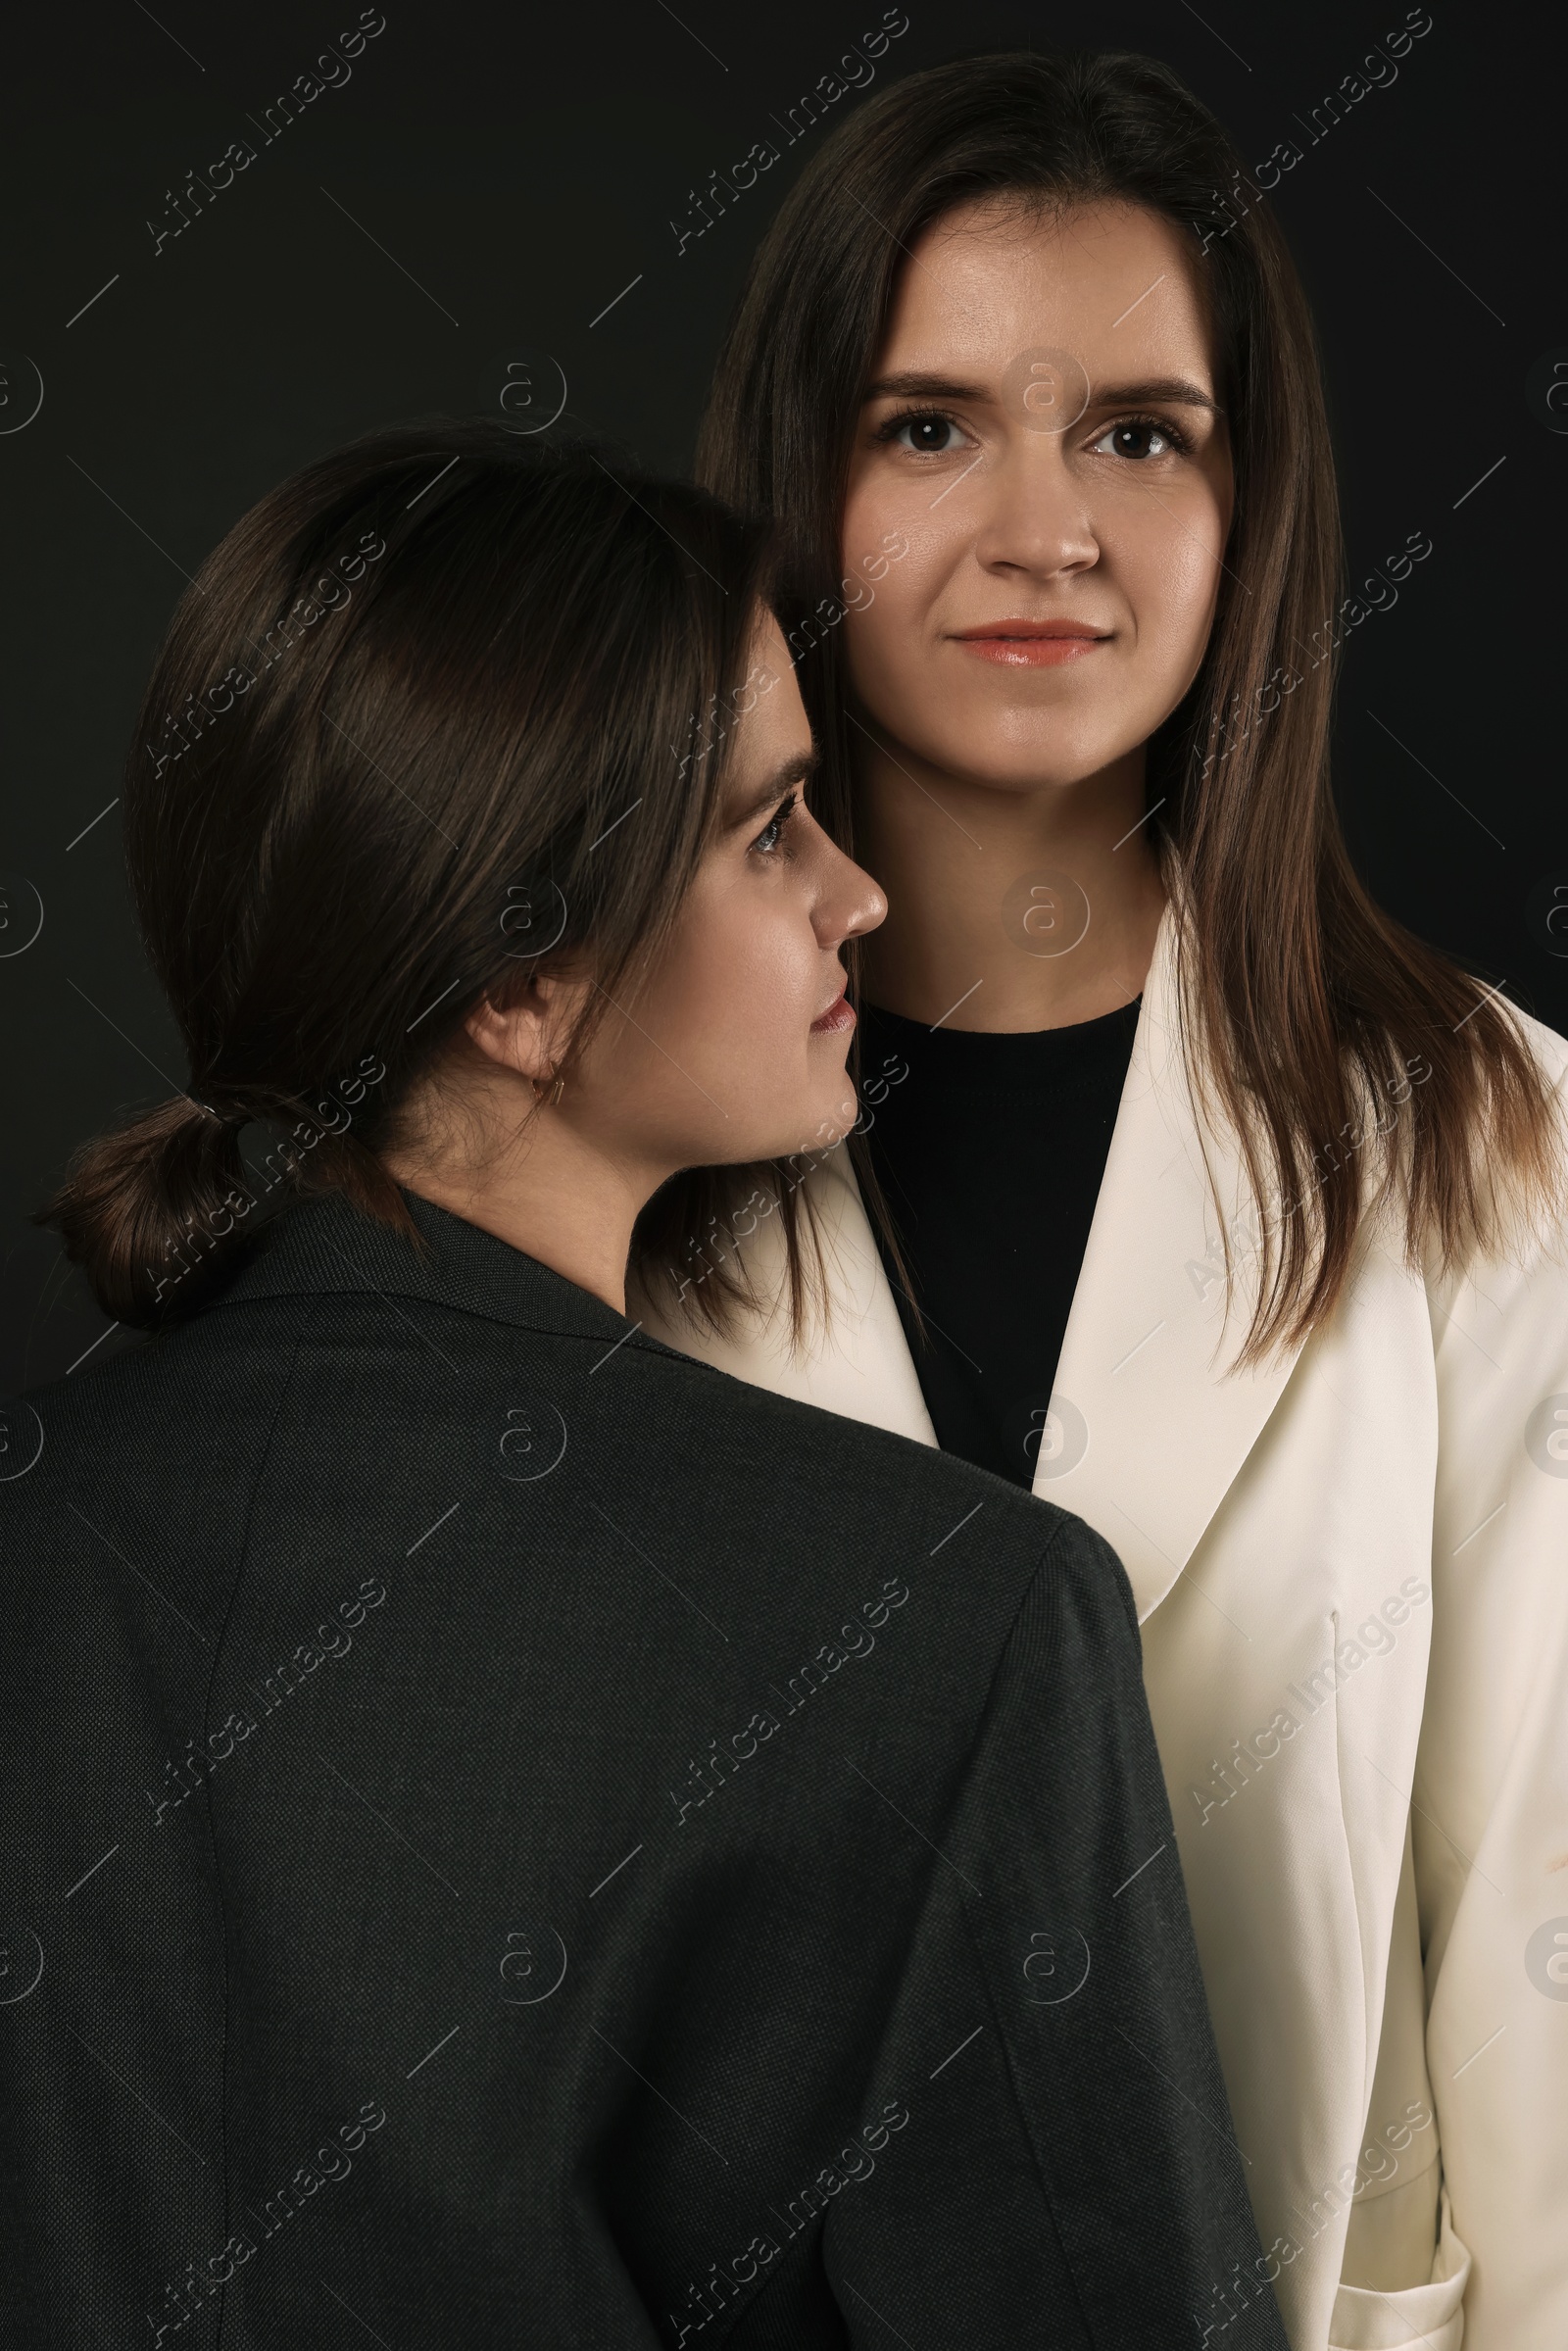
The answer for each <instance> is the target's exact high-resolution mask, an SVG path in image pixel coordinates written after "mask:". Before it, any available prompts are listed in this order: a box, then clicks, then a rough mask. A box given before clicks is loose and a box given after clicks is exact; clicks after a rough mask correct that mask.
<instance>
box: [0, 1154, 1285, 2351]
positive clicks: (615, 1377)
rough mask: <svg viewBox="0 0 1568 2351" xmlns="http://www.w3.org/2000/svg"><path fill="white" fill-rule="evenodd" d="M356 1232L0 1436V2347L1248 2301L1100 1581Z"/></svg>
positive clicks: (1079, 2327)
mask: <svg viewBox="0 0 1568 2351" xmlns="http://www.w3.org/2000/svg"><path fill="white" fill-rule="evenodd" d="M411 1207H412V1210H413V1213H414V1215H415V1217H416V1220H417V1225H418V1227H419V1229H420V1232H421V1233H422V1234H423V1236H424V1238H425V1240H426V1241H427V1243H428V1244H429V1253H428V1254H426V1255H424V1256H420V1255H419V1254H417V1252H416V1250H415V1249H414V1248H413V1247H412V1246H411V1245H410V1244H409V1243H407V1242H406V1241H404V1240H402V1239H401V1238H399V1237H398V1236H397V1235H395V1234H393V1233H391V1232H390V1231H388V1230H387V1229H386V1228H384V1227H381V1226H378V1225H371V1224H369V1223H368V1222H366V1221H364V1220H363V1219H361V1218H360V1217H359V1216H358V1215H357V1214H356V1213H355V1212H354V1211H353V1210H352V1209H351V1208H349V1207H348V1206H347V1205H346V1204H345V1203H344V1202H342V1201H341V1200H330V1199H327V1200H317V1201H314V1202H306V1203H302V1204H300V1205H299V1206H297V1207H294V1208H291V1209H289V1210H288V1211H286V1212H285V1213H284V1214H283V1215H282V1216H281V1217H280V1218H279V1219H278V1220H277V1222H276V1223H274V1224H272V1225H271V1226H270V1227H268V1228H267V1230H266V1231H265V1232H263V1233H260V1234H258V1235H257V1236H255V1237H254V1238H253V1240H252V1242H251V1244H250V1245H249V1246H250V1250H251V1254H250V1256H249V1260H248V1262H245V1263H244V1264H242V1265H241V1266H240V1267H239V1269H238V1270H237V1271H236V1272H235V1273H234V1274H233V1275H232V1277H231V1278H230V1279H229V1281H228V1282H227V1285H226V1287H224V1288H223V1289H222V1290H221V1291H220V1292H219V1293H218V1294H217V1296H216V1297H215V1298H212V1299H211V1300H210V1301H209V1302H207V1303H206V1304H205V1305H204V1306H203V1307H202V1308H201V1310H200V1311H198V1312H197V1313H195V1314H194V1315H192V1316H189V1317H187V1318H186V1319H185V1320H184V1321H183V1323H182V1324H181V1325H179V1326H178V1327H176V1328H174V1329H172V1331H170V1332H168V1333H167V1334H166V1335H164V1336H161V1337H160V1338H158V1339H157V1340H155V1341H154V1343H153V1344H152V1345H150V1346H148V1347H142V1348H139V1349H136V1350H134V1351H129V1352H126V1353H125V1354H123V1355H122V1356H121V1357H119V1358H118V1359H116V1360H114V1361H112V1362H110V1363H107V1364H105V1365H103V1366H101V1367H98V1368H95V1369H88V1370H84V1371H81V1372H78V1373H76V1374H74V1375H73V1377H72V1378H71V1379H70V1380H69V1381H61V1382H59V1383H58V1384H57V1385H56V1386H54V1387H51V1388H46V1389H42V1390H40V1391H37V1392H36V1393H35V1394H34V1395H33V1396H31V1397H30V1398H27V1399H25V1400H24V1401H23V1402H22V1403H21V1404H18V1405H13V1406H12V1407H11V1410H10V1414H9V1421H10V1428H9V1435H8V1445H7V1449H6V1452H5V1455H4V1462H5V1464H9V1465H10V1466H8V1467H7V1468H6V1474H5V1477H4V1478H3V1479H0V1728H3V1733H4V1738H5V1742H6V1753H7V1764H6V1769H5V1770H4V1772H3V1773H0V1853H4V1855H5V1857H6V1861H5V1900H6V1914H5V1917H4V1919H3V1921H0V1925H3V1927H4V1929H5V1935H4V1937H3V1972H0V1994H3V1997H0V2211H3V2212H4V2215H5V2224H4V2227H3V2229H0V2311H3V2312H4V2313H5V2318H4V2321H3V2323H0V2336H3V2338H4V2341H5V2342H6V2344H8V2345H9V2344H12V2343H15V2344H16V2345H18V2346H19V2351H20V2346H23V2345H26V2346H27V2347H28V2351H32V2347H33V2346H37V2351H45V2347H46V2346H47V2347H50V2351H53V2347H55V2346H59V2347H60V2351H65V2347H66V2346H68V2345H77V2344H80V2345H87V2344H92V2345H94V2346H97V2345H102V2346H105V2351H109V2347H111V2346H121V2345H125V2346H130V2345H137V2346H142V2347H143V2351H150V2347H156V2346H157V2345H159V2344H162V2345H163V2346H164V2351H174V2347H175V2346H178V2351H220V2346H221V2351H249V2347H252V2346H255V2347H258V2351H259V2347H260V2346H262V2345H269V2346H270V2345H283V2344H289V2345H296V2344H297V2345H307V2344H308V2345H310V2346H311V2347H312V2351H350V2346H356V2347H358V2346H361V2345H363V2344H364V2343H366V2342H368V2341H380V2342H385V2343H388V2344H398V2345H412V2344H414V2343H420V2344H424V2345H427V2346H432V2347H434V2351H446V2347H447V2346H450V2347H451V2351H503V2347H505V2351H515V2346H517V2345H518V2344H521V2343H530V2344H532V2343H540V2344H544V2343H548V2344H551V2345H559V2346H562V2347H563V2351H572V2347H574V2346H580V2347H581V2351H612V2347H613V2351H659V2347H660V2346H669V2347H671V2351H673V2347H674V2346H677V2345H681V2344H684V2345H686V2346H687V2347H688V2351H691V2347H692V2346H699V2347H701V2351H707V2347H708V2346H709V2345H716V2344H719V2343H723V2344H726V2345H728V2346H732V2347H733V2351H742V2347H743V2346H744V2351H764V2347H766V2351H777V2347H779V2346H792V2347H794V2351H853V2347H857V2346H863V2347H864V2351H884V2346H885V2345H886V2344H887V2343H889V2342H898V2341H905V2342H907V2343H910V2344H912V2345H915V2346H916V2347H917V2351H918V2347H921V2346H926V2345H937V2344H955V2343H965V2344H972V2345H974V2346H976V2351H981V2347H983V2346H996V2347H997V2351H1002V2347H1003V2346H1009V2347H1010V2346H1014V2345H1018V2344H1022V2343H1025V2342H1027V2343H1029V2344H1031V2345H1035V2344H1038V2345H1042V2346H1061V2347H1063V2351H1068V2347H1070V2351H1087V2347H1089V2346H1095V2347H1098V2351H1111V2347H1112V2346H1115V2347H1116V2351H1132V2347H1133V2346H1142V2345H1145V2344H1151V2345H1152V2344H1156V2343H1158V2344H1165V2343H1176V2342H1185V2341H1187V2340H1189V2339H1190V2334H1191V2329H1192V2327H1193V2324H1194V2316H1193V2314H1194V2313H1195V2312H1205V2311H1207V2310H1209V2309H1210V2308H1211V2307H1212V2306H1213V2296H1214V2294H1215V2293H1216V2291H1222V2290H1224V2289H1225V2288H1226V2287H1227V2286H1228V2285H1229V2282H1230V2281H1231V2279H1232V2277H1233V2273H1234V2270H1235V2267H1236V2265H1237V2264H1240V2265H1242V2267H1243V2269H1244V2270H1245V2271H1246V2272H1247V2273H1248V2274H1249V2275H1250V2277H1251V2278H1253V2279H1254V2280H1256V2279H1259V2278H1261V2277H1262V2275H1263V2274H1264V2271H1263V2263H1262V2256H1261V2254H1260V2253H1259V2250H1258V2243H1257V2238H1256V2235H1255V2232H1254V2229H1253V2223H1252V2219H1251V2214H1250V2209H1249V2205H1248V2198H1247V2189H1246V2184H1245V2176H1244V2170H1243V2165H1242V2160H1241V2157H1240V2155H1239V2153H1238V2151H1237V2148H1236V2146H1235V2143H1234V2139H1233V2133H1232V2124H1231V2118H1230V2114H1229V2110H1228V2106H1227V2102H1226V2096H1225V2090H1224V2086H1223V2082H1222V2080H1221V2077H1220V2074H1219V2070H1218V2064H1217V2060H1216V2057H1215V2052H1214V2047H1213V2042H1212V2037H1211V2034H1210V2031H1209V2025H1208V2018H1207V2014H1206V2010H1205V2008H1204V2004H1203V1997H1202V1988H1201V1981H1200V1977H1199V1971H1198V1963H1197V1955H1196V1952H1195V1950H1194V1946H1193V1941H1192V1935H1191V1930H1190V1925H1189V1920H1188V1914H1187V1908H1186V1901H1185V1896H1184V1892H1183V1886H1182V1880H1181V1872H1180V1867H1179V1864H1178V1861H1177V1857H1176V1845H1175V1838H1174V1834H1173V1831H1172V1827H1171V1820H1170V1813H1169V1810H1168V1807H1167V1804H1166V1798H1165V1788H1164V1782H1163V1779H1162V1776H1161V1773H1160V1768H1159V1762H1158V1759H1157V1756H1156V1754H1155V1751H1154V1744H1153V1738H1152V1732H1151V1729H1150V1723H1149V1716H1148V1712H1147V1710H1146V1706H1145V1701H1144V1693H1143V1686H1142V1680H1141V1675H1140V1657H1139V1639H1138V1631H1137V1626H1136V1623H1135V1620H1134V1613H1133V1607H1132V1597H1131V1593H1130V1592H1129V1589H1128V1586H1127V1582H1126V1578H1125V1576H1124V1575H1123V1574H1122V1572H1121V1569H1120V1566H1119V1564H1118V1562H1117V1560H1116V1557H1115V1555H1114V1553H1113V1552H1112V1551H1111V1550H1110V1549H1109V1547H1108V1546H1107V1545H1106V1543H1104V1542H1103V1540H1102V1539H1101V1538H1100V1537H1099V1536H1098V1535H1097V1534H1095V1533H1093V1532H1092V1531H1091V1530H1090V1529H1089V1528H1088V1527H1086V1526H1085V1525H1084V1524H1083V1522H1082V1521H1081V1520H1079V1519H1076V1518H1073V1517H1071V1516H1069V1515H1068V1514H1067V1513H1066V1512H1064V1511H1061V1510H1059V1509H1055V1508H1054V1507H1052V1506H1051V1505H1049V1504H1047V1503H1044V1502H1038V1501H1032V1500H1030V1499H1028V1498H1027V1497H1025V1496H1024V1495H1022V1494H1015V1493H1013V1492H1012V1491H1010V1490H1009V1489H1008V1488H1007V1487H1005V1485H1003V1484H1002V1483H1001V1482H1000V1481H999V1480H996V1479H992V1478H989V1477H986V1476H985V1475H983V1474H982V1473H981V1472H980V1471H978V1470H974V1469H972V1468H970V1467H969V1465H968V1464H967V1463H966V1462H959V1461H952V1460H946V1459H944V1458H943V1456H942V1455H941V1454H940V1453H937V1452H934V1451H933V1450H932V1449H931V1448H930V1447H928V1446H924V1445H915V1444H912V1443H909V1442H907V1440H905V1439H903V1438H899V1437H894V1436H891V1435H889V1434H887V1433H886V1432H884V1431H882V1430H879V1429H870V1428H865V1427H863V1426H861V1425H860V1424H859V1423H858V1422H857V1421H853V1420H846V1419H839V1418H836V1417H834V1416H832V1415H830V1414H828V1413H824V1412H819V1411H816V1410H813V1409H812V1408H810V1407H809V1406H807V1405H805V1404H799V1403H795V1402H792V1401H789V1400H786V1399H785V1398H782V1397H779V1396H772V1395H769V1394H767V1393H766V1392H764V1391H762V1390H760V1389H756V1388H752V1387H749V1386H747V1385H745V1384H744V1383H742V1382H740V1381H738V1380H733V1379H730V1378H727V1377H726V1376H725V1375H724V1374H722V1373H720V1372H717V1371H714V1370H712V1369H711V1368H709V1367H708V1366H706V1365H703V1364H700V1363H697V1362H694V1361H692V1360H690V1359H689V1358H688V1357H686V1356H684V1355H680V1354H676V1353H673V1352H671V1351H670V1350H669V1349H668V1348H665V1347H661V1346H660V1345H658V1343H657V1342H655V1341H653V1340H651V1339H650V1338H648V1337H647V1335H646V1334H644V1333H642V1332H639V1331H637V1330H636V1328H635V1326H628V1325H627V1323H626V1321H625V1319H624V1318H623V1317H622V1316H621V1315H619V1314H616V1313H613V1311H612V1310H611V1309H610V1308H609V1307H608V1306H606V1305H604V1304H603V1303H602V1302H601V1301H599V1300H598V1299H596V1298H591V1297H589V1296H588V1295H587V1294H586V1293H585V1292H583V1291H581V1290H578V1289H576V1288H574V1287H573V1285H572V1284H570V1283H569V1282H566V1281H564V1280H562V1279H561V1278H560V1277H559V1276H558V1275H556V1274H555V1273H552V1272H551V1271H549V1270H548V1269H547V1268H546V1267H544V1266H542V1265H540V1264H537V1263H536V1262H535V1261H534V1260H533V1259H531V1258H529V1257H526V1256H524V1255H522V1254H521V1253H520V1252H518V1251H517V1250H515V1249H511V1248H509V1247H508V1246H507V1245H506V1244H505V1243H503V1242H500V1241H497V1240H495V1239H494V1238H492V1237H491V1236H490V1235H488V1234H485V1233H483V1232H480V1231H479V1230H478V1229H477V1228H476V1227H474V1226H472V1225H469V1224H467V1223H466V1222H463V1221H461V1220H459V1219H458V1218H456V1217H452V1216H449V1215H447V1214H445V1213H444V1212H443V1211H442V1210H441V1209H439V1208H435V1207H432V1206H430V1205H429V1204H428V1203H426V1202H424V1201H420V1200H413V1199H412V1198H411ZM40 1448H41V1449H40ZM1254 2296H1255V2298H1254V2299H1252V2300H1251V2301H1250V2305H1249V2307H1248V2308H1247V2309H1246V2311H1245V2313H1244V2314H1243V2315H1242V2317H1241V2318H1239V2319H1238V2320H1236V2321H1235V2322H1234V2324H1233V2325H1232V2327H1231V2328H1230V2333H1231V2334H1234V2333H1235V2326H1238V2325H1239V2326H1240V2327H1241V2329H1242V2331H1241V2333H1240V2334H1239V2335H1235V2345H1236V2347H1237V2351H1242V2347H1244V2346H1245V2347H1246V2351H1284V2346H1285V2336H1284V2334H1283V2332H1282V2330H1281V2328H1280V2325H1279V2320H1278V2315H1277V2313H1276V2311H1275V2308H1274V2303H1273V2298H1272V2296H1271V2295H1270V2294H1269V2293H1268V2292H1267V2290H1266V2289H1265V2288H1263V2287H1262V2286H1261V2285H1255V2286H1254ZM1228 2307H1229V2305H1228V2304H1227V2308H1228Z"/></svg>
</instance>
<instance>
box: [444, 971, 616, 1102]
mask: <svg viewBox="0 0 1568 2351" xmlns="http://www.w3.org/2000/svg"><path fill="white" fill-rule="evenodd" d="M590 987H591V982H588V981H583V980H575V981H571V980H564V979H558V978H553V977H552V976H550V975H549V974H548V973H545V972H536V973H534V974H533V975H532V976H531V977H530V978H529V979H528V980H527V982H526V983H525V984H524V986H523V987H522V988H521V989H520V991H518V992H517V993H516V994H515V995H513V996H511V997H509V999H508V1000H507V1001H506V1002H505V1003H504V1004H499V1005H498V1004H493V1003H492V1002H491V1000H490V998H489V997H488V996H487V997H484V998H483V999H482V1000H481V1002H480V1003H479V1004H477V1005H476V1006H475V1007H474V1009H473V1010H472V1011H471V1012H470V1013H469V1014H468V1016H467V1018H466V1021H465V1022H464V1024H463V1025H464V1027H465V1028H466V1031H467V1033H468V1035H469V1037H470V1038H471V1039H472V1041H473V1043H474V1044H475V1045H476V1046H477V1048H478V1050H479V1051H480V1053H483V1054H484V1055H485V1056H486V1058H487V1059H489V1060H491V1061H494V1062H496V1063H498V1064H499V1065H500V1067H502V1068H504V1069H514V1070H515V1071H516V1073H517V1075H518V1076H519V1077H524V1078H529V1079H533V1078H551V1077H554V1075H555V1073H556V1068H557V1065H558V1063H559V1062H560V1060H561V1058H562V1056H563V1054H564V1052H565V1049H566V1044H567V1041H568V1039H569V1037H570V1035H571V1032H572V1030H573V1029H574V1028H575V1026H576V1022H577V1016H578V1014H579V1013H580V1011H581V1010H582V1006H583V1004H584V1002H585V1000H586V998H587V996H588V994H589V990H590Z"/></svg>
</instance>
